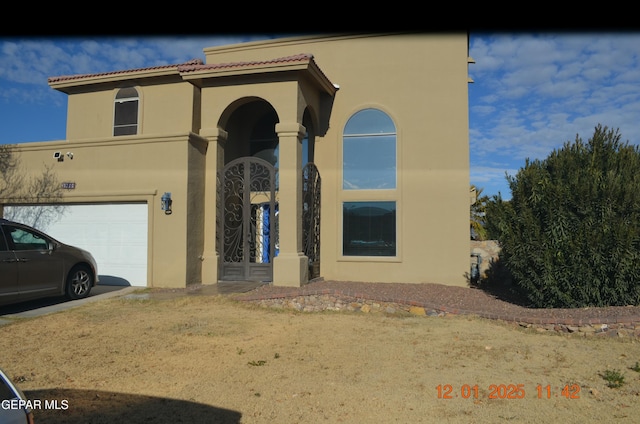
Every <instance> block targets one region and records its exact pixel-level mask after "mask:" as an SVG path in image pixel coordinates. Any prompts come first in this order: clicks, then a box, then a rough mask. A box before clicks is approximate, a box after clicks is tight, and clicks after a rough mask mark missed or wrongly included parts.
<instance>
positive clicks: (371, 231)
mask: <svg viewBox="0 0 640 424" xmlns="http://www.w3.org/2000/svg"><path fill="white" fill-rule="evenodd" d="M396 144H397V143H396V126H395V124H394V123H393V121H392V120H391V118H390V117H389V115H387V114H386V113H384V112H382V111H381V110H378V109H363V110H361V111H359V112H357V113H355V114H354V115H353V116H352V117H351V118H350V119H349V121H347V124H346V125H345V128H344V133H343V139H342V189H343V190H344V195H343V202H342V255H343V256H386V257H395V256H397V254H398V252H397V248H396V244H397V240H396V239H397V227H398V225H397V214H396V205H397V203H396V200H397V192H396V188H397V177H396V174H397V160H396V157H397V153H396V151H397V146H396ZM357 191H366V194H365V197H366V201H365V200H363V193H357Z"/></svg>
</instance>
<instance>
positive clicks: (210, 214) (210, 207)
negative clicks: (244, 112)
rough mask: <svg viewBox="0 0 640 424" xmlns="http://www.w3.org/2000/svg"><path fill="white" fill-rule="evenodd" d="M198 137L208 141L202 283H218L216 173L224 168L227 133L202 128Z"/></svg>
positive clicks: (217, 129)
mask: <svg viewBox="0 0 640 424" xmlns="http://www.w3.org/2000/svg"><path fill="white" fill-rule="evenodd" d="M200 135H201V136H203V137H205V138H207V139H208V140H209V146H208V147H207V159H206V160H207V164H206V170H205V172H206V175H205V194H204V214H205V216H204V249H203V252H202V257H201V259H202V283H203V284H216V283H217V282H218V265H219V263H220V256H219V255H218V252H217V251H216V237H217V232H216V230H217V229H216V216H217V213H218V211H217V184H216V181H217V172H218V169H222V168H223V167H224V145H225V143H226V142H227V132H226V131H224V130H221V129H219V128H203V129H202V130H201V131H200Z"/></svg>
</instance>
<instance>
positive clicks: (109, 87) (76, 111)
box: [67, 79, 200, 140]
mask: <svg viewBox="0 0 640 424" xmlns="http://www.w3.org/2000/svg"><path fill="white" fill-rule="evenodd" d="M154 84H157V85H154ZM130 86H131V87H134V88H135V89H136V90H137V91H138V95H139V97H140V105H141V107H140V109H139V120H138V125H139V131H138V134H145V135H163V134H173V133H176V132H188V131H194V132H198V130H199V128H200V125H199V120H198V119H194V116H196V117H197V115H198V113H199V110H198V109H197V107H198V104H199V103H196V104H195V105H194V99H199V94H198V90H197V88H196V87H194V86H193V85H192V84H190V83H188V82H184V81H176V80H175V79H171V80H168V79H157V80H156V79H154V80H153V84H152V83H150V82H148V81H142V82H141V81H136V80H133V81H130V82H127V83H123V82H119V83H109V84H103V85H102V86H101V87H100V88H98V89H95V90H96V91H88V92H87V91H86V88H84V89H83V90H81V91H79V92H77V93H76V92H75V90H71V92H72V94H71V95H69V97H68V103H67V139H68V140H84V139H93V138H102V137H111V136H112V135H113V112H114V102H115V96H116V94H117V92H118V90H119V88H121V87H130Z"/></svg>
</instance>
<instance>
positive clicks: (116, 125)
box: [113, 87, 140, 136]
mask: <svg viewBox="0 0 640 424" xmlns="http://www.w3.org/2000/svg"><path fill="white" fill-rule="evenodd" d="M139 100H140V99H139V97H138V91H137V90H136V89H135V88H133V87H128V88H122V89H120V90H119V91H118V94H116V99H115V106H114V114H113V116H114V118H113V135H114V136H117V135H135V134H137V133H138V103H139Z"/></svg>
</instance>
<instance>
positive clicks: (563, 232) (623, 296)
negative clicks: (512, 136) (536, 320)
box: [487, 125, 640, 308]
mask: <svg viewBox="0 0 640 424" xmlns="http://www.w3.org/2000/svg"><path fill="white" fill-rule="evenodd" d="M507 180H508V183H509V187H510V189H511V193H512V198H511V200H510V201H503V200H502V199H501V197H500V196H499V195H498V196H497V197H494V198H493V199H492V201H491V202H489V204H487V217H488V231H489V234H490V236H491V237H495V238H497V239H498V240H499V241H500V244H501V246H502V260H503V261H504V265H505V266H506V267H507V269H508V270H509V271H510V273H511V274H512V276H513V282H514V284H516V286H517V287H518V288H520V289H521V291H522V292H524V294H525V295H526V296H527V297H528V298H529V300H530V301H531V302H532V304H533V305H535V306H536V307H549V308H575V307H585V306H613V305H631V304H633V305H638V304H640V152H639V150H638V148H637V147H636V146H632V145H629V143H628V142H627V143H621V142H620V134H619V132H618V130H610V129H608V128H607V127H602V126H601V125H598V126H597V127H596V128H595V132H594V134H593V137H592V138H591V139H589V140H588V142H586V143H584V142H583V141H582V139H580V138H579V137H578V136H576V140H575V142H574V143H569V142H567V143H565V145H564V146H563V147H562V148H561V149H557V150H554V151H553V152H552V153H551V154H550V155H549V156H548V157H547V158H546V159H545V160H534V161H530V160H527V161H526V163H525V166H524V168H521V169H520V170H519V171H518V173H517V174H516V175H515V176H507Z"/></svg>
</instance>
